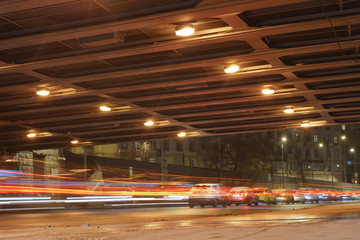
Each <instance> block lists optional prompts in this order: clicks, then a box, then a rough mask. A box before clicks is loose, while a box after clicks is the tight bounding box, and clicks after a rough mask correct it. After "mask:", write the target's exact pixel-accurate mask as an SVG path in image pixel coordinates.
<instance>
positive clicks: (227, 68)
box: [224, 64, 240, 73]
mask: <svg viewBox="0 0 360 240" xmlns="http://www.w3.org/2000/svg"><path fill="white" fill-rule="evenodd" d="M239 69H240V66H239V65H237V64H230V65H226V66H225V68H224V71H225V73H234V72H237V71H239Z"/></svg>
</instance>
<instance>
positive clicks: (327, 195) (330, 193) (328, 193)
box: [317, 190, 341, 201]
mask: <svg viewBox="0 0 360 240" xmlns="http://www.w3.org/2000/svg"><path fill="white" fill-rule="evenodd" d="M317 194H318V196H319V201H339V200H341V195H340V194H339V193H338V192H337V191H334V190H318V192H317Z"/></svg>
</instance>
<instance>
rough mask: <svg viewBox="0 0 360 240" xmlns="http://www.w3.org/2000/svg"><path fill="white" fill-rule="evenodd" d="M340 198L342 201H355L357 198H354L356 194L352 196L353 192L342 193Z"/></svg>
mask: <svg viewBox="0 0 360 240" xmlns="http://www.w3.org/2000/svg"><path fill="white" fill-rule="evenodd" d="M338 195H339V197H340V198H341V199H340V200H354V199H355V197H354V194H352V193H351V192H348V191H346V192H340V193H339V194H338Z"/></svg>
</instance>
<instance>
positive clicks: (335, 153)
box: [334, 148, 340, 159]
mask: <svg viewBox="0 0 360 240" xmlns="http://www.w3.org/2000/svg"><path fill="white" fill-rule="evenodd" d="M334 157H335V158H336V159H339V157H340V154H339V149H337V148H335V150H334Z"/></svg>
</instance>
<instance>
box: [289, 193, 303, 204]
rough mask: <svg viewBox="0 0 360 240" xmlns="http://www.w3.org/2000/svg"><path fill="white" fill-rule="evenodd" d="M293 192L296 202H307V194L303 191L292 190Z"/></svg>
mask: <svg viewBox="0 0 360 240" xmlns="http://www.w3.org/2000/svg"><path fill="white" fill-rule="evenodd" d="M291 193H292V195H293V196H294V202H296V203H305V202H306V199H305V196H304V194H302V193H301V192H299V191H296V190H292V191H291Z"/></svg>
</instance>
